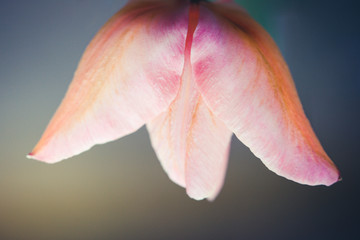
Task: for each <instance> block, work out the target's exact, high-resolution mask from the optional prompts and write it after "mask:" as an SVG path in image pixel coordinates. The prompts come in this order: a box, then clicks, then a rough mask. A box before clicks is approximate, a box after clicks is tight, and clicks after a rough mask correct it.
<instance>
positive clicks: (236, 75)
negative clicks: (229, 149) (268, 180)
mask: <svg viewBox="0 0 360 240" xmlns="http://www.w3.org/2000/svg"><path fill="white" fill-rule="evenodd" d="M230 5H231V4H230ZM230 5H225V4H213V3H207V4H206V6H207V7H208V8H205V7H201V9H200V20H199V24H198V27H197V29H196V31H195V34H194V40H193V47H192V55H191V56H192V57H191V62H192V64H193V73H194V79H195V81H196V83H197V86H198V87H199V89H200V92H201V94H202V96H203V98H204V101H205V103H206V104H207V105H208V107H209V108H210V109H211V111H212V112H213V113H214V115H215V116H217V117H218V118H219V119H221V120H222V121H223V122H224V123H225V124H226V125H227V126H228V127H229V128H230V129H231V130H232V131H234V133H235V134H236V136H237V137H238V138H239V139H240V140H241V141H242V142H243V143H244V144H245V145H247V146H248V147H249V148H250V149H251V151H252V152H253V153H254V154H255V155H256V156H257V157H259V158H260V159H261V160H262V161H263V163H264V164H265V165H266V166H267V167H268V168H269V169H271V170H272V171H274V172H275V173H277V174H279V175H281V176H284V177H286V178H288V179H291V180H294V181H296V182H299V183H304V184H309V185H318V184H325V185H330V184H332V183H334V182H336V181H338V178H339V173H338V170H337V169H336V167H335V166H334V164H333V163H332V161H331V160H330V159H329V157H328V156H327V155H326V153H325V152H324V150H323V148H322V147H321V145H320V143H319V141H318V139H317V138H316V136H315V134H314V132H313V130H312V128H311V126H310V124H309V121H308V120H307V118H306V116H305V114H304V112H303V109H302V106H301V103H300V101H299V99H298V96H297V93H296V89H295V86H294V84H293V81H292V78H291V75H290V73H289V70H288V68H287V66H286V63H285V62H284V60H283V58H282V56H281V54H280V53H279V51H278V49H277V47H276V45H275V44H274V42H273V41H272V39H271V38H270V36H269V35H268V34H267V33H266V32H265V31H264V30H263V29H262V28H261V27H260V26H259V25H258V24H257V23H255V22H254V21H253V20H252V19H251V18H250V17H249V16H248V15H247V14H246V13H244V12H243V11H242V10H241V9H239V8H236V7H234V6H231V7H230Z"/></svg>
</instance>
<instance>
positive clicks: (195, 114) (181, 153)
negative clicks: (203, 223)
mask: <svg viewBox="0 0 360 240" xmlns="http://www.w3.org/2000/svg"><path fill="white" fill-rule="evenodd" d="M189 12H190V17H189V18H190V21H189V30H188V35H187V39H186V47H185V63H184V71H183V75H182V77H181V87H180V91H179V93H178V95H177V97H176V99H175V101H174V102H173V103H172V104H171V105H170V108H169V110H168V111H167V112H165V113H163V114H161V115H160V116H159V117H157V118H155V119H154V120H153V121H151V122H150V123H149V124H148V125H147V126H148V130H149V133H150V137H151V142H152V145H153V147H154V149H155V151H156V153H157V156H158V158H159V159H160V162H161V164H162V166H163V168H164V170H165V171H166V172H167V174H168V175H169V177H170V179H172V180H173V181H174V182H175V183H177V184H179V185H180V186H183V187H186V190H187V193H188V195H189V196H190V197H192V198H194V199H197V200H199V199H203V198H209V199H214V198H215V197H216V195H217V194H218V193H219V191H220V189H221V187H222V185H223V181H224V177H225V171H226V166H227V159H228V153H229V146H230V139H231V135H232V132H231V131H230V130H229V129H228V128H227V127H226V126H225V125H224V124H223V123H222V122H221V121H220V120H219V119H217V118H216V117H215V116H214V115H213V114H212V112H211V111H210V110H209V109H208V108H207V106H206V104H205V103H204V101H203V99H202V97H201V95H200V93H199V92H198V89H197V87H196V84H195V83H194V81H193V77H192V70H191V63H190V52H191V43H192V36H193V32H194V30H195V28H196V25H197V21H198V16H199V12H198V6H197V5H191V6H190V11H189Z"/></svg>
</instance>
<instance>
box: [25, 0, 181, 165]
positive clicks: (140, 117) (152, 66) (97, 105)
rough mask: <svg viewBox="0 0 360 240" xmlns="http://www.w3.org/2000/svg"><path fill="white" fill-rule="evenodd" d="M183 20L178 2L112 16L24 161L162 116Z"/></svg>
mask: <svg viewBox="0 0 360 240" xmlns="http://www.w3.org/2000/svg"><path fill="white" fill-rule="evenodd" d="M187 23H188V19H187V13H186V8H185V7H184V6H182V5H180V4H179V3H178V2H177V1H145V2H138V1H133V2H131V3H130V4H128V5H127V6H126V7H125V8H124V9H122V10H121V11H120V12H118V13H117V14H116V15H115V16H113V17H112V18H111V19H110V20H109V22H108V23H106V25H105V26H104V27H103V28H102V29H101V30H100V31H99V33H98V34H97V35H96V36H95V38H94V39H93V40H92V41H91V43H90V44H89V46H88V47H87V49H86V51H85V53H84V55H83V57H82V59H81V61H80V63H79V66H78V69H77V71H76V73H75V76H74V79H73V82H72V83H71V85H70V87H69V90H68V92H67V94H66V96H65V98H64V100H63V102H62V103H61V105H60V107H59V109H58V110H57V112H56V114H55V116H54V117H53V119H52V120H51V122H50V124H49V125H48V127H47V129H46V131H45V133H44V134H43V136H42V138H41V140H40V141H39V143H38V144H37V146H36V147H35V149H34V150H33V152H32V153H30V154H29V157H30V158H35V159H38V160H42V161H45V162H57V161H60V160H62V159H65V158H68V157H71V156H73V155H75V154H78V153H80V152H82V151H85V150H87V149H89V148H90V147H91V146H93V145H94V144H98V143H105V142H108V141H111V140H114V139H117V138H119V137H121V136H124V135H126V134H129V133H131V132H133V131H135V130H137V129H138V128H140V127H141V126H142V125H143V124H144V123H145V122H147V121H149V120H150V119H152V118H154V117H155V116H157V115H158V114H160V113H161V112H163V111H165V110H166V109H167V108H168V106H169V104H170V103H171V102H172V101H173V99H174V98H175V96H176V94H177V92H178V89H179V85H180V84H179V80H180V76H181V73H182V69H183V65H184V64H183V61H184V59H183V52H184V45H185V37H186V32H187ZM150 50H151V51H150Z"/></svg>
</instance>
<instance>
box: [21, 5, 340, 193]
mask: <svg viewBox="0 0 360 240" xmlns="http://www.w3.org/2000/svg"><path fill="white" fill-rule="evenodd" d="M228 2H230V1H218V2H207V1H189V0H132V1H130V2H129V3H128V4H127V5H126V6H125V7H124V8H123V9H122V10H120V11H119V12H118V13H116V14H115V15H114V16H113V17H112V18H111V19H110V20H109V21H108V22H107V23H106V24H105V25H104V26H103V27H102V28H101V29H100V31H99V32H98V33H97V35H96V36H95V37H94V39H93V40H92V41H91V43H90V44H89V46H88V47H87V49H86V51H85V53H84V55H83V57H82V59H81V61H80V63H79V66H78V68H77V70H76V72H75V75H74V79H73V81H72V83H71V85H70V87H69V89H68V91H67V94H66V96H65V98H64V100H63V102H62V103H61V105H60V107H59V108H58V110H57V112H56V113H55V115H54V117H53V118H52V120H51V121H50V123H49V125H48V127H47V129H46V130H45V132H44V134H43V136H42V137H41V139H40V141H39V142H38V144H37V145H36V147H35V148H34V150H33V151H32V152H31V153H30V154H29V155H28V157H29V158H34V159H37V160H40V161H44V162H47V163H55V162H58V161H61V160H63V159H66V158H69V157H71V156H74V155H76V154H79V153H81V152H83V151H86V150H88V149H89V148H91V147H92V146H94V145H95V144H102V143H106V142H109V141H113V140H115V139H118V138H120V137H123V136H125V135H127V134H130V133H132V132H134V131H136V130H138V129H139V128H140V127H142V126H143V125H144V124H146V126H147V129H148V131H149V134H150V138H151V143H152V146H153V148H154V150H155V152H156V154H157V157H158V158H159V160H160V162H161V165H162V167H163V168H164V170H165V172H166V173H167V174H168V176H169V178H170V179H171V180H172V181H174V182H175V183H176V184H178V185H180V186H182V187H184V188H186V192H187V194H188V195H189V196H190V197H191V198H193V199H197V200H200V199H204V198H207V199H209V200H212V199H214V198H215V197H216V196H217V195H218V193H219V191H220V190H221V188H222V185H223V182H224V178H225V172H226V168H227V161H228V155H229V149H230V141H231V137H232V134H233V133H234V134H235V135H236V137H237V138H238V139H239V140H240V141H241V142H243V143H244V144H245V145H246V146H248V147H249V148H250V150H251V151H252V152H253V153H254V155H255V156H256V157H258V158H259V159H261V160H262V162H263V163H264V164H265V166H266V167H267V168H269V169H270V170H271V171H273V172H275V173H276V174H278V175H280V176H283V177H285V178H287V179H290V180H293V181H295V182H298V183H301V184H307V185H331V184H333V183H335V182H337V181H338V180H339V172H338V170H337V168H336V167H335V165H334V163H333V162H332V161H331V160H330V158H329V157H328V156H327V154H326V153H325V151H324V150H323V148H322V146H321V144H320V142H319V140H318V139H317V137H316V136H315V134H314V132H313V130H312V128H311V126H310V123H309V121H308V119H307V118H306V116H305V114H304V111H303V109H302V106H301V103H300V100H299V98H298V95H297V92H296V89H295V85H294V82H293V80H292V77H291V74H290V72H289V69H288V67H287V65H286V63H285V61H284V59H283V57H282V56H281V53H280V52H279V50H278V48H277V46H276V44H275V43H274V41H273V40H272V39H271V37H270V36H269V34H268V33H266V31H265V30H264V29H263V28H262V27H261V26H260V25H259V24H257V23H256V22H255V21H254V20H253V19H252V18H251V17H250V16H249V15H248V14H247V13H246V12H245V11H244V10H243V9H242V8H240V7H239V6H237V5H236V4H235V3H228Z"/></svg>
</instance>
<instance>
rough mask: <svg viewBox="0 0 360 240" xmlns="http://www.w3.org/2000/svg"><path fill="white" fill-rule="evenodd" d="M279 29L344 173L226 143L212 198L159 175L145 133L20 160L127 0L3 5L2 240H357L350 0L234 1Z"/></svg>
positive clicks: (357, 39)
mask: <svg viewBox="0 0 360 240" xmlns="http://www.w3.org/2000/svg"><path fill="white" fill-rule="evenodd" d="M237 2H238V3H239V4H241V5H242V6H244V7H245V8H246V9H247V10H248V11H249V13H250V14H251V15H252V16H253V17H254V18H255V19H256V20H258V21H259V22H260V23H261V24H262V25H263V26H264V27H265V28H266V29H267V30H268V31H269V32H270V34H271V35H272V36H273V37H274V39H275V41H276V42H277V43H278V45H279V47H280V49H281V51H282V53H283V55H284V57H285V59H286V61H287V62H288V64H289V67H290V69H291V72H292V74H293V77H294V79H295V83H296V86H297V89H298V92H299V95H300V98H301V100H302V103H303V106H304V109H305V112H306V114H307V116H308V118H309V120H310V122H311V123H312V126H313V128H314V130H315V132H316V133H317V135H318V137H319V139H320V141H321V143H322V144H323V146H324V148H325V150H326V151H327V153H328V155H329V156H330V157H331V158H332V159H333V161H334V162H335V163H336V165H337V166H338V168H339V169H340V171H341V173H342V177H343V181H342V182H339V183H336V184H335V185H333V186H331V187H324V186H318V187H309V186H304V185H300V184H297V183H294V182H291V181H288V180H286V179H284V178H282V177H279V176H277V175H276V174H274V173H272V172H270V171H269V170H267V169H266V167H265V166H264V165H263V164H262V163H261V161H260V160H259V159H257V158H256V157H254V156H253V155H252V153H251V152H250V151H249V149H248V148H247V147H245V146H244V145H242V143H240V142H239V141H238V140H237V139H236V138H233V142H232V148H231V155H230V159H229V167H228V173H227V176H226V181H225V185H224V187H223V190H222V192H221V193H220V195H219V196H218V198H217V199H216V200H215V201H214V202H208V201H200V202H198V201H195V200H192V199H190V198H188V197H187V195H186V194H185V191H184V189H182V188H180V187H178V186H177V185H175V184H174V183H172V182H171V181H170V180H169V179H168V177H167V175H166V174H165V172H164V171H163V170H162V168H161V166H160V164H159V162H158V160H157V158H156V156H155V153H154V151H153V150H152V148H151V145H150V140H149V137H148V134H147V132H146V129H145V128H141V129H140V130H139V131H138V132H136V133H134V134H132V135H130V136H127V137H125V138H122V139H120V140H118V141H114V142H111V143H108V144H105V145H99V146H96V147H94V148H93V149H91V150H90V151H88V152H85V153H83V154H81V155H79V156H76V157H74V158H72V159H70V160H66V161H63V162H60V163H58V164H55V165H47V164H44V163H40V162H37V161H34V160H29V159H26V158H25V155H26V154H27V153H28V152H29V151H30V150H31V149H32V148H33V146H34V145H35V143H36V142H37V141H38V140H39V138H40V136H41V134H42V132H43V130H44V129H45V126H46V125H47V123H48V121H49V120H50V118H51V116H52V115H53V113H54V111H55V110H56V108H57V107H58V104H59V103H60V101H61V99H62V97H63V96H64V94H65V91H66V89H67V86H68V85H69V83H70V81H71V79H72V76H73V73H74V71H75V68H76V66H77V63H78V61H79V59H80V57H81V55H82V53H83V51H84V49H85V47H86V45H87V44H88V43H89V41H90V40H91V39H92V37H93V36H94V34H95V33H96V32H97V30H98V29H99V28H100V27H101V26H102V25H103V24H104V23H105V22H106V21H107V19H108V18H109V17H110V16H112V15H113V14H114V13H115V12H116V11H117V10H118V9H120V8H121V7H122V6H123V5H124V3H125V2H124V1H121V0H102V1H95V0H72V1H55V0H32V1H27V0H13V1H6V0H1V1H0V239H37V240H41V239H293V240H294V239H307V240H311V239H356V237H358V236H359V234H360V233H359V226H360V220H359V214H360V211H359V203H360V201H359V200H360V198H359V193H360V173H359V172H358V171H359V166H360V161H359V154H360V147H359V143H360V140H359V139H360V125H359V123H360V111H359V109H360V107H359V105H360V57H359V56H360V14H359V9H360V8H359V6H358V5H357V1H349V0H343V1H335V0H326V1H325V0H317V1H309V0H287V1H285V0H284V1H281V0H273V1H266V0H239V1H237Z"/></svg>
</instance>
